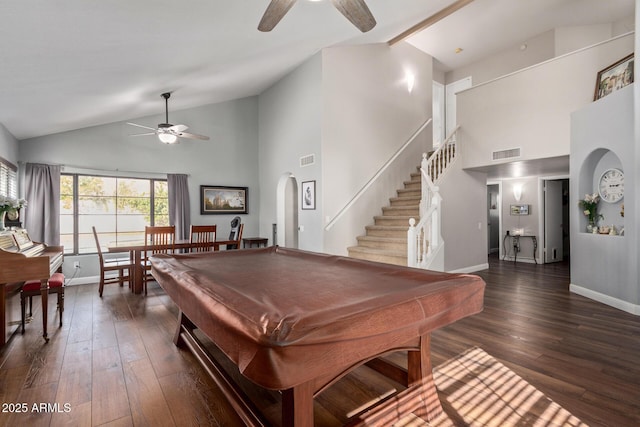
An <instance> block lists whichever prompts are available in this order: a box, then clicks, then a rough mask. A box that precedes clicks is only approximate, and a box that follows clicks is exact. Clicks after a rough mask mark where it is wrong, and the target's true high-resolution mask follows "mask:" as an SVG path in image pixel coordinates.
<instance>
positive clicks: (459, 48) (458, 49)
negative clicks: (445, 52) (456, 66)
mask: <svg viewBox="0 0 640 427" xmlns="http://www.w3.org/2000/svg"><path fill="white" fill-rule="evenodd" d="M463 50H464V49H462V48H461V47H457V48H456V50H455V52H456V53H460V52H462V51H463Z"/></svg>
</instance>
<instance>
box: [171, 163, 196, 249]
mask: <svg viewBox="0 0 640 427" xmlns="http://www.w3.org/2000/svg"><path fill="white" fill-rule="evenodd" d="M167 183H168V186H169V224H171V225H175V226H176V239H178V240H181V239H188V238H189V233H190V231H191V207H190V202H189V183H188V175H184V174H167Z"/></svg>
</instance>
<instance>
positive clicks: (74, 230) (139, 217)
mask: <svg viewBox="0 0 640 427" xmlns="http://www.w3.org/2000/svg"><path fill="white" fill-rule="evenodd" d="M60 186H61V188H60V240H61V244H63V245H64V247H65V253H79V254H81V253H94V252H96V247H95V240H94V238H93V233H92V229H91V228H92V226H95V227H96V230H97V231H98V233H100V244H101V245H104V246H105V247H104V248H103V249H106V246H108V245H110V244H115V243H122V242H136V241H142V240H144V227H145V226H147V225H166V224H168V223H169V199H168V186H167V182H166V181H164V180H156V179H144V178H122V177H109V176H93V175H79V174H74V175H62V177H61V180H60Z"/></svg>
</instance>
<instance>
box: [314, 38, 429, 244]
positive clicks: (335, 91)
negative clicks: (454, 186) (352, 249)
mask: <svg viewBox="0 0 640 427" xmlns="http://www.w3.org/2000/svg"><path fill="white" fill-rule="evenodd" d="M409 73H410V74H413V76H414V77H415V86H414V88H413V90H412V92H409V91H408V87H407V75H408V74H409ZM432 78H433V60H432V58H431V57H430V56H429V55H427V54H425V53H424V52H422V51H420V50H418V49H416V48H415V47H413V46H411V45H409V44H408V43H399V44H397V45H395V46H393V47H390V46H388V45H387V44H375V45H365V46H342V47H334V48H330V49H325V50H324V51H323V125H322V159H323V164H322V170H323V173H322V184H323V191H322V206H323V215H324V217H325V224H326V222H327V219H332V218H334V217H335V215H337V214H338V213H339V211H340V210H341V209H342V208H343V207H344V206H345V205H346V204H347V203H348V202H349V201H350V200H351V199H352V197H353V196H354V195H356V194H357V192H358V191H359V190H360V189H361V188H362V187H363V186H364V185H365V184H366V183H367V181H368V180H369V179H370V178H371V177H373V176H374V175H375V174H376V172H377V171H378V170H379V169H380V168H381V167H382V166H383V165H384V164H385V162H386V161H387V160H388V159H389V158H391V157H392V155H393V154H394V153H395V152H396V151H397V150H398V149H399V148H400V147H401V146H402V145H403V144H404V143H405V142H406V141H407V140H408V139H409V137H410V136H411V135H412V134H413V133H414V132H415V130H416V129H418V128H419V127H420V125H421V124H422V123H424V122H425V121H426V120H427V119H429V118H430V117H431V109H432V105H431V92H432V84H431V82H432ZM412 148H413V149H414V151H413V152H412V154H411V156H410V157H409V158H403V159H401V160H400V161H399V162H398V163H397V164H395V165H394V167H393V168H392V169H391V170H390V171H389V173H388V174H387V175H385V177H384V178H383V179H381V180H380V182H378V183H377V184H376V186H375V190H370V191H368V192H367V193H365V195H364V196H363V198H362V199H360V200H359V202H358V204H357V205H355V206H354V207H353V208H352V209H351V210H350V211H348V213H347V214H346V215H345V216H343V217H342V218H341V219H340V220H339V221H338V222H337V223H336V226H334V227H333V228H331V229H330V230H327V232H326V234H325V237H324V240H325V241H324V250H325V252H329V253H334V254H340V255H346V253H347V252H346V248H347V247H348V246H352V245H355V244H356V236H358V235H362V234H364V232H365V230H364V226H365V225H367V224H371V223H372V222H373V216H374V215H379V214H381V211H380V208H381V207H382V206H384V205H386V204H388V202H389V201H388V199H389V197H393V196H395V190H397V189H398V188H401V187H402V182H403V181H405V180H409V178H410V173H411V172H414V171H415V168H416V167H417V166H418V165H419V164H420V159H421V157H420V153H421V152H423V151H425V150H428V149H430V148H431V128H429V129H428V131H427V136H426V139H423V140H421V141H420V142H419V143H418V144H417V145H414V146H413V147H412ZM407 227H408V224H407Z"/></svg>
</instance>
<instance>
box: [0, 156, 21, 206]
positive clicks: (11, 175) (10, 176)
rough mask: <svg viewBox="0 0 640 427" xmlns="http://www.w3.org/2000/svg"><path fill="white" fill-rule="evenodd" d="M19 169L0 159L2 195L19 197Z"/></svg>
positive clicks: (0, 192) (0, 188) (0, 191)
mask: <svg viewBox="0 0 640 427" xmlns="http://www.w3.org/2000/svg"><path fill="white" fill-rule="evenodd" d="M17 172H18V168H17V167H16V166H15V165H14V164H13V163H11V162H9V161H7V160H5V159H3V158H2V157H0V195H2V196H5V197H13V198H17V197H18V174H17Z"/></svg>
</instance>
